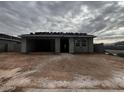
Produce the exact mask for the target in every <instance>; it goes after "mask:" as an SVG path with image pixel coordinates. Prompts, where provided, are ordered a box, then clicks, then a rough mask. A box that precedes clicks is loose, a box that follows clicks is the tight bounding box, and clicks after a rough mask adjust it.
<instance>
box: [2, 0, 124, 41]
mask: <svg viewBox="0 0 124 93" xmlns="http://www.w3.org/2000/svg"><path fill="white" fill-rule="evenodd" d="M39 31H47V32H49V31H53V32H55V31H57V32H83V33H88V34H93V35H96V36H97V38H96V39H95V42H104V43H110V42H115V41H122V40H124V2H115V1H114V2H111V1H81V2H79V1H73V2H71V1H70V2H67V1H61V2H60V1H47V2H43V1H39V2H33V1H32V2H29V1H28V2H26V1H23V2H20V1H18V2H17V1H14V2H7V1H0V33H5V34H9V35H20V34H26V33H30V32H39Z"/></svg>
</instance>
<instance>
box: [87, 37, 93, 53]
mask: <svg viewBox="0 0 124 93" xmlns="http://www.w3.org/2000/svg"><path fill="white" fill-rule="evenodd" d="M88 52H89V53H93V52H94V45H93V38H88Z"/></svg>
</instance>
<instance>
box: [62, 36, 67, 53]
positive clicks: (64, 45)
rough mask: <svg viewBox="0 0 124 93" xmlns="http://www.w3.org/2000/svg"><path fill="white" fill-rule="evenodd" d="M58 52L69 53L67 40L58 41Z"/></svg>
mask: <svg viewBox="0 0 124 93" xmlns="http://www.w3.org/2000/svg"><path fill="white" fill-rule="evenodd" d="M60 51H61V52H65V53H66V52H69V39H67V38H61V40H60Z"/></svg>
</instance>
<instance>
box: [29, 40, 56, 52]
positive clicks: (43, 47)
mask: <svg viewBox="0 0 124 93" xmlns="http://www.w3.org/2000/svg"><path fill="white" fill-rule="evenodd" d="M31 48H32V49H31V50H32V52H54V51H55V40H54V39H36V40H33V45H31Z"/></svg>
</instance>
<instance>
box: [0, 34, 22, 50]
mask: <svg viewBox="0 0 124 93" xmlns="http://www.w3.org/2000/svg"><path fill="white" fill-rule="evenodd" d="M20 46H21V39H20V38H18V37H14V36H9V35H5V34H0V52H17V51H20Z"/></svg>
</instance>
